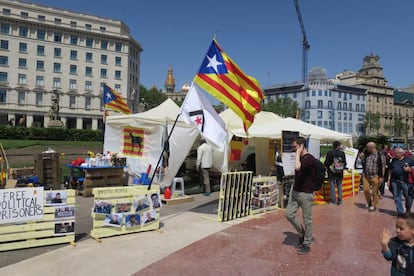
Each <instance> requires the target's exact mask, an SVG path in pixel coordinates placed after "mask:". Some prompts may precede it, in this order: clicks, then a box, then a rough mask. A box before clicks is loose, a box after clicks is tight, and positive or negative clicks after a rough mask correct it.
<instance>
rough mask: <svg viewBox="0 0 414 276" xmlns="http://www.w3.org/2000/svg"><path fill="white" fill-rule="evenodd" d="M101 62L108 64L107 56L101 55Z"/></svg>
mask: <svg viewBox="0 0 414 276" xmlns="http://www.w3.org/2000/svg"><path fill="white" fill-rule="evenodd" d="M101 63H102V64H108V56H107V55H101Z"/></svg>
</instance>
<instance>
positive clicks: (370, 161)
mask: <svg viewBox="0 0 414 276" xmlns="http://www.w3.org/2000/svg"><path fill="white" fill-rule="evenodd" d="M366 150H367V155H366V156H365V157H364V159H363V162H362V166H363V178H362V179H363V180H362V181H363V183H364V186H363V187H364V195H365V199H366V200H367V204H368V211H369V212H372V211H376V210H377V207H378V200H379V185H380V184H381V183H382V182H383V181H384V174H385V163H386V161H385V156H384V155H383V154H381V153H380V152H378V150H377V146H376V144H375V143H374V142H368V143H367V146H366ZM371 189H372V194H371Z"/></svg>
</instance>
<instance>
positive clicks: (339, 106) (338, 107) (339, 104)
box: [336, 102, 342, 110]
mask: <svg viewBox="0 0 414 276" xmlns="http://www.w3.org/2000/svg"><path fill="white" fill-rule="evenodd" d="M336 109H339V110H341V109H342V103H341V102H338V105H337V108H336Z"/></svg>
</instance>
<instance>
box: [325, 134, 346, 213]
mask: <svg viewBox="0 0 414 276" xmlns="http://www.w3.org/2000/svg"><path fill="white" fill-rule="evenodd" d="M324 164H325V167H326V168H327V171H328V180H329V185H330V186H331V202H330V204H331V205H333V204H338V205H341V204H342V179H343V178H344V169H345V168H346V165H347V164H346V158H345V153H344V152H343V151H342V145H341V142H339V141H335V142H333V143H332V150H330V151H328V152H327V153H326V158H325V162H324ZM336 188H338V200H336Z"/></svg>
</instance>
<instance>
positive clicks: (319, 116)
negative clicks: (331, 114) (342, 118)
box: [318, 111, 322, 119]
mask: <svg viewBox="0 0 414 276" xmlns="http://www.w3.org/2000/svg"><path fill="white" fill-rule="evenodd" d="M318 119H322V111H318Z"/></svg>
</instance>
